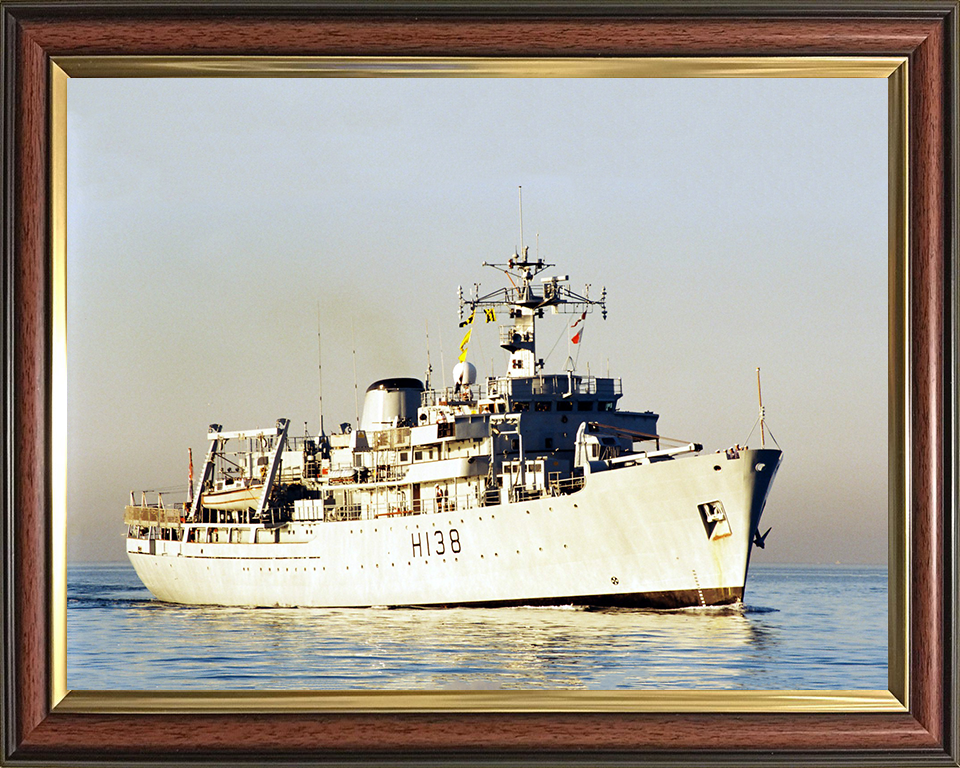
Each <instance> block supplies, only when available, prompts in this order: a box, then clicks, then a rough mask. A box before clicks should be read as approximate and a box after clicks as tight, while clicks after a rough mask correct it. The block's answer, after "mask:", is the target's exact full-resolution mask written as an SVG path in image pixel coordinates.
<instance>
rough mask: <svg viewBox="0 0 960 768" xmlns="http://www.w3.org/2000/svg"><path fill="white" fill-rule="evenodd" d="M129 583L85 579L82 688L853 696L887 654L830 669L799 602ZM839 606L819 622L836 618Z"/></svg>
mask: <svg viewBox="0 0 960 768" xmlns="http://www.w3.org/2000/svg"><path fill="white" fill-rule="evenodd" d="M131 573H132V572H131ZM129 576H130V573H127V571H125V570H123V569H116V571H115V572H113V571H107V572H106V573H104V572H102V569H101V572H97V573H94V572H82V573H78V572H76V571H75V572H73V574H72V576H71V580H70V590H69V611H68V632H69V636H68V648H69V653H70V659H71V665H70V667H69V670H68V673H69V674H68V679H69V682H70V685H71V686H73V687H86V688H106V689H111V688H176V689H190V688H208V689H242V688H261V689H262V688H285V689H306V690H309V689H315V690H323V689H341V690H342V689H362V688H367V689H434V690H435V689H494V688H502V689H518V688H527V689H535V688H543V689H595V690H615V689H664V688H680V689H689V688H720V689H756V688H802V687H840V688H848V687H855V686H854V685H851V684H850V682H849V680H848V681H846V682H845V684H842V685H836V684H835V681H834V680H833V679H831V675H832V674H847V673H848V672H849V670H848V669H846V668H844V669H841V668H840V667H839V666H838V667H837V668H836V669H835V670H831V668H830V664H831V662H833V661H836V662H838V664H839V663H840V662H842V661H843V660H844V659H846V660H852V661H853V663H854V664H856V663H858V662H861V661H862V662H864V663H865V665H866V667H870V665H874V664H875V662H876V657H877V655H878V654H877V650H876V649H875V648H873V647H872V646H871V648H870V649H869V650H868V651H866V652H864V651H863V649H862V647H860V646H857V645H856V643H857V642H858V641H859V638H855V637H845V638H840V641H839V645H840V647H841V648H843V654H842V658H837V659H831V658H830V655H829V653H828V652H825V651H824V650H823V644H824V643H823V638H822V637H821V636H819V635H818V634H817V633H816V632H813V631H811V630H810V629H809V628H808V629H807V630H806V633H805V634H804V633H803V632H798V631H797V627H800V626H802V622H804V621H809V616H807V617H805V618H803V619H802V620H800V619H798V617H795V616H794V615H793V608H792V607H791V606H795V605H796V604H797V601H796V600H793V602H792V603H791V602H790V601H788V600H784V601H783V602H781V603H780V604H781V605H783V606H786V607H785V609H783V610H781V609H779V608H778V609H773V608H771V607H770V606H767V605H763V604H757V605H752V604H748V605H746V606H743V605H741V606H735V607H721V608H702V609H685V610H676V611H644V610H632V609H616V610H602V611H591V610H585V609H575V608H505V609H504V608H500V609H448V610H416V609H385V608H368V609H304V608H292V609H281V608H269V609H268V608H261V609H244V608H220V607H189V606H188V607H184V606H175V605H167V604H164V603H160V602H157V601H156V600H153V599H152V598H151V597H150V596H149V593H147V592H145V590H143V589H142V587H139V585H138V583H137V582H136V576H135V574H134V575H133V581H132V582H131V581H130V580H129ZM878 597H879V598H882V597H883V594H882V593H881V594H879V595H878ZM828 603H829V600H826V599H824V600H823V601H822V604H820V605H817V606H816V608H815V609H814V611H813V612H814V613H818V612H819V613H824V612H826V613H829V612H830V610H831V609H830V606H829V605H828ZM880 619H881V621H882V622H883V623H884V624H885V617H880ZM832 626H833V627H835V626H836V625H835V624H833V625H832ZM871 626H872V625H871ZM860 630H861V631H867V632H869V631H871V628H870V627H868V626H864V627H861V628H860ZM875 639H876V638H874V640H875ZM885 639H886V638H885V635H884V636H883V638H882V644H883V647H882V649H880V650H881V651H882V656H883V657H884V658H883V660H882V661H881V664H883V665H884V666H883V667H882V670H883V674H884V676H885ZM858 648H859V656H858V655H857V649H858ZM74 660H82V661H81V662H79V663H78V662H77V661H74ZM814 664H818V665H820V666H819V667H814V666H813V665H814ZM866 667H865V671H869V673H870V674H874V675H876V670H875V669H873V668H871V669H869V670H867V669H866ZM811 669H816V672H815V673H814V674H813V675H811ZM823 669H826V670H828V672H827V674H823V673H822V670H823ZM804 676H806V679H803V678H804ZM91 680H92V681H93V683H91ZM81 681H82V682H81ZM798 683H799V684H798ZM861 687H874V686H871V685H869V684H868V685H862V686H861ZM876 687H882V686H876Z"/></svg>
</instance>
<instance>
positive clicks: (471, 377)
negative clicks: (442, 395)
mask: <svg viewBox="0 0 960 768" xmlns="http://www.w3.org/2000/svg"><path fill="white" fill-rule="evenodd" d="M476 380H477V366H475V365H474V364H473V363H471V362H467V361H464V362H462V363H457V364H456V365H455V366H453V383H454V384H455V385H457V386H466V387H469V386H470V385H471V384H473V383H474V382H476Z"/></svg>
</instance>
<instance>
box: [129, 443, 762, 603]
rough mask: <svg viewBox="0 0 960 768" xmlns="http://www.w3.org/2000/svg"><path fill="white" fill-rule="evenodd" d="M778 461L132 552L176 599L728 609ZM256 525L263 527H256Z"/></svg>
mask: <svg viewBox="0 0 960 768" xmlns="http://www.w3.org/2000/svg"><path fill="white" fill-rule="evenodd" d="M779 461H780V452H779V451H776V450H763V449H761V450H743V451H741V452H740V453H739V455H738V456H737V457H736V458H728V457H727V456H726V455H725V454H723V453H716V454H706V455H700V456H691V457H686V458H681V459H676V460H669V461H661V462H655V463H650V464H638V465H635V466H624V467H618V468H615V469H610V470H607V471H603V472H596V473H594V474H590V475H588V477H587V479H586V483H585V485H584V487H583V489H582V490H580V491H578V492H576V493H572V494H568V495H561V496H545V497H542V498H539V499H536V500H531V501H525V502H515V503H509V504H501V505H496V506H483V507H473V508H470V509H460V510H457V511H451V512H438V513H434V514H420V515H405V516H398V517H381V518H376V519H363V520H352V521H344V522H337V523H329V522H327V523H322V522H319V521H317V522H311V521H297V522H291V523H287V524H286V526H284V531H285V533H284V535H288V536H295V537H301V538H303V539H304V540H303V541H300V542H290V543H284V539H283V538H282V537H281V536H280V534H278V538H279V541H276V540H275V539H273V538H271V540H270V541H269V542H263V543H227V542H223V543H209V542H189V541H176V540H172V541H168V540H150V541H145V540H144V539H142V538H139V539H138V538H128V540H127V549H128V554H129V557H130V560H131V562H132V563H133V566H134V568H135V569H136V571H137V574H138V575H139V577H140V578H141V580H142V581H143V583H144V584H145V585H146V586H147V588H148V589H149V590H150V591H151V592H152V593H153V594H154V595H155V596H156V597H157V598H159V599H160V600H164V601H168V602H175V603H187V604H216V605H236V606H290V607H293V606H304V607H359V606H372V605H384V606H409V605H415V606H453V605H478V606H492V605H511V604H529V605H536V604H583V605H598V606H604V605H606V606H620V605H622V606H651V607H677V606H695V605H714V604H723V603H730V602H735V601H737V600H739V599H742V596H743V589H744V585H745V583H746V577H747V570H748V566H749V560H750V551H751V547H752V543H753V540H754V535H755V532H756V531H757V526H758V524H759V520H760V516H761V514H762V511H763V506H764V503H765V500H766V496H767V491H768V489H769V487H770V484H771V482H772V480H773V476H774V475H775V474H776V470H777V467H778V465H779ZM758 467H759V469H758ZM715 501H720V502H721V503H722V508H723V511H724V514H725V521H723V522H721V524H719V526H712V525H711V524H710V523H709V522H708V521H707V520H705V518H704V515H703V513H702V512H701V509H700V508H701V507H702V505H704V504H706V503H711V502H715ZM725 526H728V527H725ZM255 527H256V526H255ZM221 528H223V526H221ZM260 528H261V531H260V532H261V533H264V532H265V531H264V530H263V528H262V526H260ZM714 528H715V530H712V531H711V529H714ZM727 531H729V533H727ZM247 533H248V534H252V535H251V538H253V537H254V536H256V535H257V534H256V531H254V530H253V529H252V528H250V527H249V526H248V530H247ZM273 533H274V532H273V531H271V532H270V534H271V537H272V536H273ZM218 535H220V532H218ZM151 550H152V552H153V553H151Z"/></svg>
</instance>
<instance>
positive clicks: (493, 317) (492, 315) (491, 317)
mask: <svg viewBox="0 0 960 768" xmlns="http://www.w3.org/2000/svg"><path fill="white" fill-rule="evenodd" d="M483 313H484V314H485V315H486V316H487V322H488V323H495V322H496V321H497V313H496V312H494V311H493V310H492V309H485V310H483Z"/></svg>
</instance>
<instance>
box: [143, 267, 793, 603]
mask: <svg viewBox="0 0 960 768" xmlns="http://www.w3.org/2000/svg"><path fill="white" fill-rule="evenodd" d="M486 266H491V267H494V268H495V269H498V270H499V271H501V272H502V273H504V274H505V275H506V277H507V278H508V280H509V285H508V286H507V287H504V288H500V289H498V290H496V291H494V292H492V293H488V294H485V295H481V294H480V292H479V288H475V289H474V291H473V294H472V295H471V296H468V297H464V296H463V295H462V292H461V295H460V312H461V315H460V317H461V323H460V324H461V326H462V327H463V328H464V329H465V331H464V332H465V336H464V338H463V342H462V343H461V345H460V349H461V354H460V360H459V362H458V363H457V366H456V368H455V369H454V372H453V373H454V381H453V385H452V386H451V387H441V388H433V387H431V384H430V370H429V368H428V371H427V377H426V381H425V382H422V381H420V380H419V379H413V378H389V379H382V380H380V381H377V382H374V383H373V384H372V385H371V386H370V387H369V388H368V389H367V392H366V396H365V400H364V407H363V416H362V418H361V420H360V422H359V424H358V425H356V428H352V425H350V424H349V423H345V424H342V425H341V427H340V429H339V431H337V432H336V433H334V434H325V433H324V431H323V426H322V420H321V428H320V434H318V435H316V436H312V437H311V436H304V437H294V436H292V435H290V434H289V421H288V420H287V419H280V420H278V422H277V423H276V425H275V426H272V427H268V428H265V429H254V430H246V431H239V432H225V431H223V429H222V427H221V426H220V425H218V424H213V425H211V426H210V428H209V430H208V435H207V436H208V439H209V450H208V453H207V456H206V460H205V462H204V464H203V468H202V472H201V473H200V477H199V479H198V484H197V491H196V493H195V494H192V490H191V494H192V497H191V498H189V499H188V501H187V502H186V503H183V504H173V505H170V504H166V503H164V501H163V500H162V499H158V500H157V501H156V502H154V503H148V502H147V500H146V499H145V498H143V497H142V500H141V501H140V503H134V499H135V497H134V496H133V494H131V504H130V505H129V506H127V508H126V511H125V523H126V526H127V553H128V555H129V557H130V560H131V562H132V563H133V566H134V568H135V569H136V571H137V573H138V574H139V576H140V578H141V579H142V580H143V583H144V584H145V585H146V586H147V587H148V588H149V589H150V591H151V592H152V593H153V594H154V595H156V596H157V597H158V598H159V599H161V600H165V601H170V602H176V603H191V604H217V605H240V606H371V605H387V606H411V605H413V606H438V607H440V606H464V605H476V606H500V605H556V604H562V605H566V604H571V605H587V606H643V607H661V608H673V607H681V606H706V605H717V604H726V603H733V602H736V601H739V600H741V599H742V598H743V593H744V587H745V584H746V579H747V572H748V568H749V563H750V554H751V550H752V547H753V546H763V545H764V542H765V538H766V535H767V534H766V533H763V534H761V533H760V530H759V524H760V518H761V515H762V513H763V509H764V504H765V502H766V499H767V495H768V493H769V490H770V487H771V484H772V482H773V478H774V476H775V475H776V472H777V469H778V467H779V465H780V459H781V452H780V450H779V449H774V448H768V447H766V445H765V443H766V432H765V424H764V421H763V407H762V402H761V407H760V419H759V424H760V439H761V447H760V448H748V447H746V446H740V445H734V446H732V447H730V448H728V449H725V450H721V451H717V452H715V453H709V452H704V450H703V447H702V446H701V445H700V444H697V443H694V442H690V441H684V440H671V439H668V438H667V437H665V436H663V435H661V434H660V433H659V431H658V427H657V422H658V415H657V414H656V413H653V412H651V411H643V412H634V411H623V410H620V408H619V407H618V403H619V400H620V399H621V396H622V389H621V382H620V380H619V379H616V378H610V377H606V378H603V377H598V376H590V375H583V374H581V373H580V372H578V371H576V368H575V363H574V359H573V353H572V352H571V353H570V354H569V355H568V359H567V365H566V366H565V369H564V370H562V371H559V372H555V373H546V372H544V370H543V361H542V360H541V359H540V358H539V357H538V356H537V347H536V334H535V327H536V322H537V321H538V320H539V319H541V318H543V317H544V314H545V313H548V312H549V313H552V314H561V315H562V314H566V315H568V317H569V320H567V323H568V324H569V325H570V333H569V336H568V339H569V345H570V349H571V350H573V349H574V347H575V346H576V345H577V344H578V343H579V342H580V334H581V333H582V329H583V323H584V321H585V320H586V318H587V316H588V314H590V313H591V312H593V311H594V310H597V309H599V310H600V312H601V313H602V315H603V317H604V318H606V291H605V290H604V291H603V292H602V293H601V294H600V297H599V298H598V299H591V298H590V297H589V294H588V292H587V291H586V290H585V291H584V292H582V293H577V292H575V291H573V290H572V289H571V288H570V285H569V279H568V277H567V276H565V275H563V276H549V277H545V276H541V275H542V273H543V272H544V271H545V270H546V269H547V268H549V267H552V266H554V265H552V264H546V263H545V262H544V261H543V260H541V259H536V260H532V259H531V258H530V257H529V252H528V250H526V249H521V253H519V254H514V256H513V258H511V259H510V260H508V262H506V263H505V264H490V265H486ZM538 277H539V278H540V281H539V283H538V282H536V278H538ZM498 312H499V313H500V314H501V317H502V316H504V315H505V316H506V317H507V318H508V319H509V323H508V324H507V325H504V326H502V327H500V329H499V338H500V344H501V346H502V347H503V348H504V349H505V350H507V352H509V361H508V366H507V372H506V374H505V375H503V376H496V377H491V378H488V379H487V380H486V381H484V382H482V383H479V384H478V382H477V380H476V369H475V368H474V366H473V365H472V364H470V363H469V361H468V360H467V356H468V347H469V342H470V338H471V334H472V332H473V328H474V324H475V323H476V324H479V323H480V322H485V321H486V322H496V319H497V313H498ZM570 321H572V323H571V322H570ZM758 383H759V380H758ZM191 488H192V481H191ZM767 532H769V529H768V531H767Z"/></svg>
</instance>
